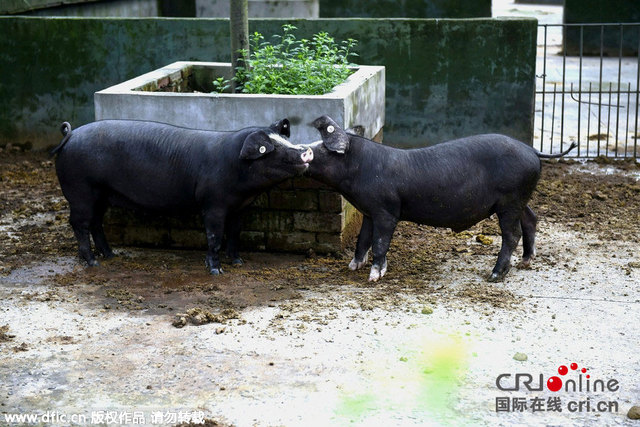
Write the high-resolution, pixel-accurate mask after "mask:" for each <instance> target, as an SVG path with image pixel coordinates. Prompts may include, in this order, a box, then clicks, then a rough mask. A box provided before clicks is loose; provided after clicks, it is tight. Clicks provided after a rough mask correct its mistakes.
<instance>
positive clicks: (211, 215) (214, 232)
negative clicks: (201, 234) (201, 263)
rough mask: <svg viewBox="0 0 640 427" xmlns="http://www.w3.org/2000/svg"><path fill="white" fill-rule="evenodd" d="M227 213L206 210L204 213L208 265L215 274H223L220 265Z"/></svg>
mask: <svg viewBox="0 0 640 427" xmlns="http://www.w3.org/2000/svg"><path fill="white" fill-rule="evenodd" d="M224 219H225V213H224V212H220V211H206V212H205V213H204V227H205V229H206V231H207V246H208V248H209V250H208V251H207V258H206V261H205V262H206V265H207V268H208V269H209V272H210V273H211V274H213V275H216V276H217V275H218V274H222V273H223V271H222V268H221V267H220V256H219V255H218V252H219V251H220V246H221V245H222V235H223V233H224Z"/></svg>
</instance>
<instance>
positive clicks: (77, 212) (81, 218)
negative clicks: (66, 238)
mask: <svg viewBox="0 0 640 427" xmlns="http://www.w3.org/2000/svg"><path fill="white" fill-rule="evenodd" d="M87 190H88V191H86V192H82V193H80V192H78V191H74V192H73V195H72V196H71V197H69V196H68V195H67V200H68V201H69V210H70V213H69V222H70V223H71V228H73V234H74V235H75V237H76V240H77V241H78V253H79V254H80V257H81V258H82V259H84V260H85V261H86V263H87V264H88V265H89V266H90V267H94V266H96V265H98V261H96V258H95V256H94V255H93V252H92V251H91V240H90V238H89V232H90V227H91V222H92V219H93V215H94V203H93V197H92V196H93V195H92V191H91V189H87ZM83 193H84V194H83Z"/></svg>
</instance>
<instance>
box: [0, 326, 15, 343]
mask: <svg viewBox="0 0 640 427" xmlns="http://www.w3.org/2000/svg"><path fill="white" fill-rule="evenodd" d="M15 337H16V336H15V335H13V334H10V333H9V325H4V326H0V342H6V341H11V340H12V339H14V338H15Z"/></svg>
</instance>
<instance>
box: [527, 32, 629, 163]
mask: <svg viewBox="0 0 640 427" xmlns="http://www.w3.org/2000/svg"><path fill="white" fill-rule="evenodd" d="M538 40H539V42H538V58H537V61H536V103H535V118H534V146H535V147H536V148H538V149H539V150H540V151H542V152H545V153H553V152H558V151H562V150H564V149H566V148H567V147H568V145H569V144H570V143H571V142H574V141H575V142H578V144H579V145H578V148H577V149H576V150H574V151H573V152H572V153H571V154H570V156H571V157H579V158H593V157H598V156H606V157H619V158H631V157H634V158H637V157H638V156H639V155H640V144H639V142H638V141H639V139H640V134H639V133H638V125H639V123H638V111H639V110H638V101H639V98H640V91H639V87H640V54H639V52H640V23H633V24H620V23H617V24H545V25H539V26H538ZM554 50H555V51H554Z"/></svg>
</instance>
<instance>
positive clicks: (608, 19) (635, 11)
mask: <svg viewBox="0 0 640 427" xmlns="http://www.w3.org/2000/svg"><path fill="white" fill-rule="evenodd" d="M563 21H564V23H565V24H582V23H619V22H627V23H629V22H640V1H638V0H565V1H564V16H563ZM620 31H621V30H620V27H619V26H605V27H604V31H601V28H600V26H596V27H584V30H583V46H582V52H583V54H584V55H600V49H601V44H602V52H603V54H604V55H606V56H618V55H619V54H620V46H621V45H622V54H623V55H632V56H635V55H637V54H638V43H639V42H640V35H639V34H640V26H625V27H624V28H623V29H622V43H621V42H620ZM564 39H565V43H566V51H567V54H568V55H579V54H580V28H579V27H567V28H566V29H565V31H564Z"/></svg>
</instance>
